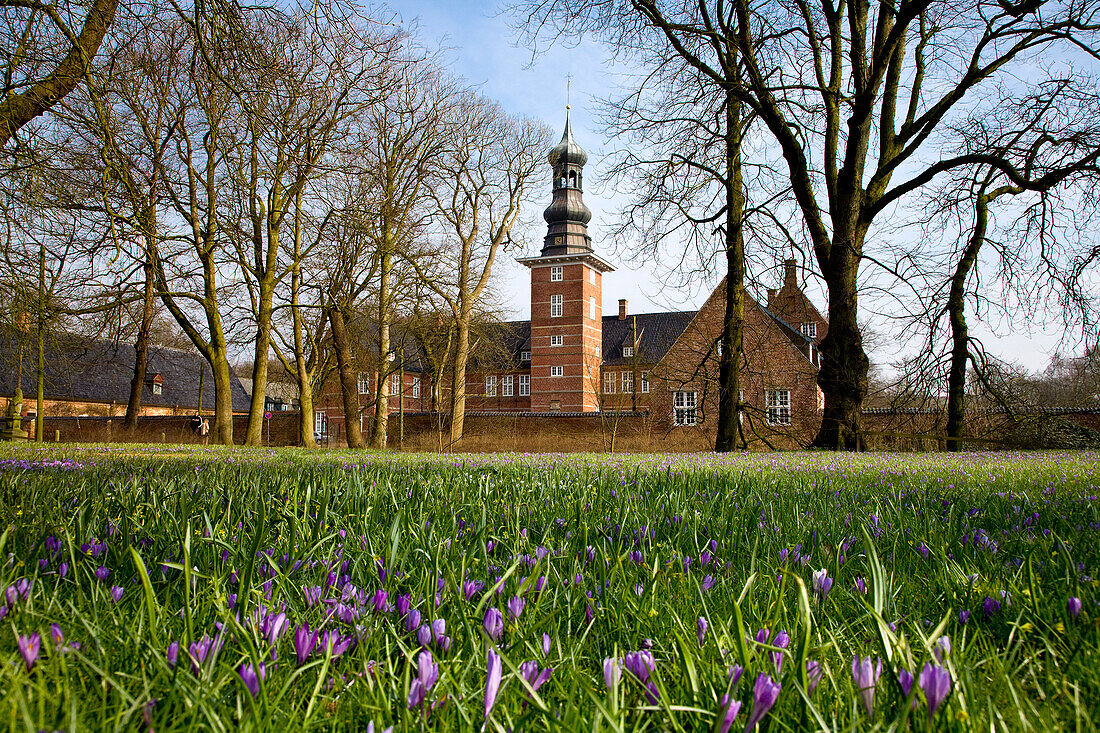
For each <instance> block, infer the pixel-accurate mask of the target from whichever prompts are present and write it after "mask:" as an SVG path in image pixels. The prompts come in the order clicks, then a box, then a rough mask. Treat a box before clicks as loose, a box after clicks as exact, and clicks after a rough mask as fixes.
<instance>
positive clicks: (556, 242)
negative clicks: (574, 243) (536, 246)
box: [554, 237, 565, 244]
mask: <svg viewBox="0 0 1100 733" xmlns="http://www.w3.org/2000/svg"><path fill="white" fill-rule="evenodd" d="M554 244H565V237H558V238H557V239H555V240H554Z"/></svg>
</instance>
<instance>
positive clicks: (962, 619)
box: [959, 611, 970, 624]
mask: <svg viewBox="0 0 1100 733" xmlns="http://www.w3.org/2000/svg"><path fill="white" fill-rule="evenodd" d="M969 620H970V611H959V623H960V624H965V623H966V622H967V621H969Z"/></svg>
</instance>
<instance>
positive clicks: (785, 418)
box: [764, 389, 791, 425]
mask: <svg viewBox="0 0 1100 733" xmlns="http://www.w3.org/2000/svg"><path fill="white" fill-rule="evenodd" d="M764 407H765V412H764V422H766V423H767V424H768V425H790V424H791V391H790V390H789V389H769V390H766V391H765V392H764Z"/></svg>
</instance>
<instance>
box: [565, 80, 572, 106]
mask: <svg viewBox="0 0 1100 733" xmlns="http://www.w3.org/2000/svg"><path fill="white" fill-rule="evenodd" d="M572 83H573V75H572V74H566V75H565V108H566V109H569V86H570V84H572Z"/></svg>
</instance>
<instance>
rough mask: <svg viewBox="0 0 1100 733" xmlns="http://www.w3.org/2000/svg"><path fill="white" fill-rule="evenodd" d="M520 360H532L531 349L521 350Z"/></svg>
mask: <svg viewBox="0 0 1100 733" xmlns="http://www.w3.org/2000/svg"><path fill="white" fill-rule="evenodd" d="M519 360H520V361H531V352H530V351H521V352H519Z"/></svg>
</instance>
